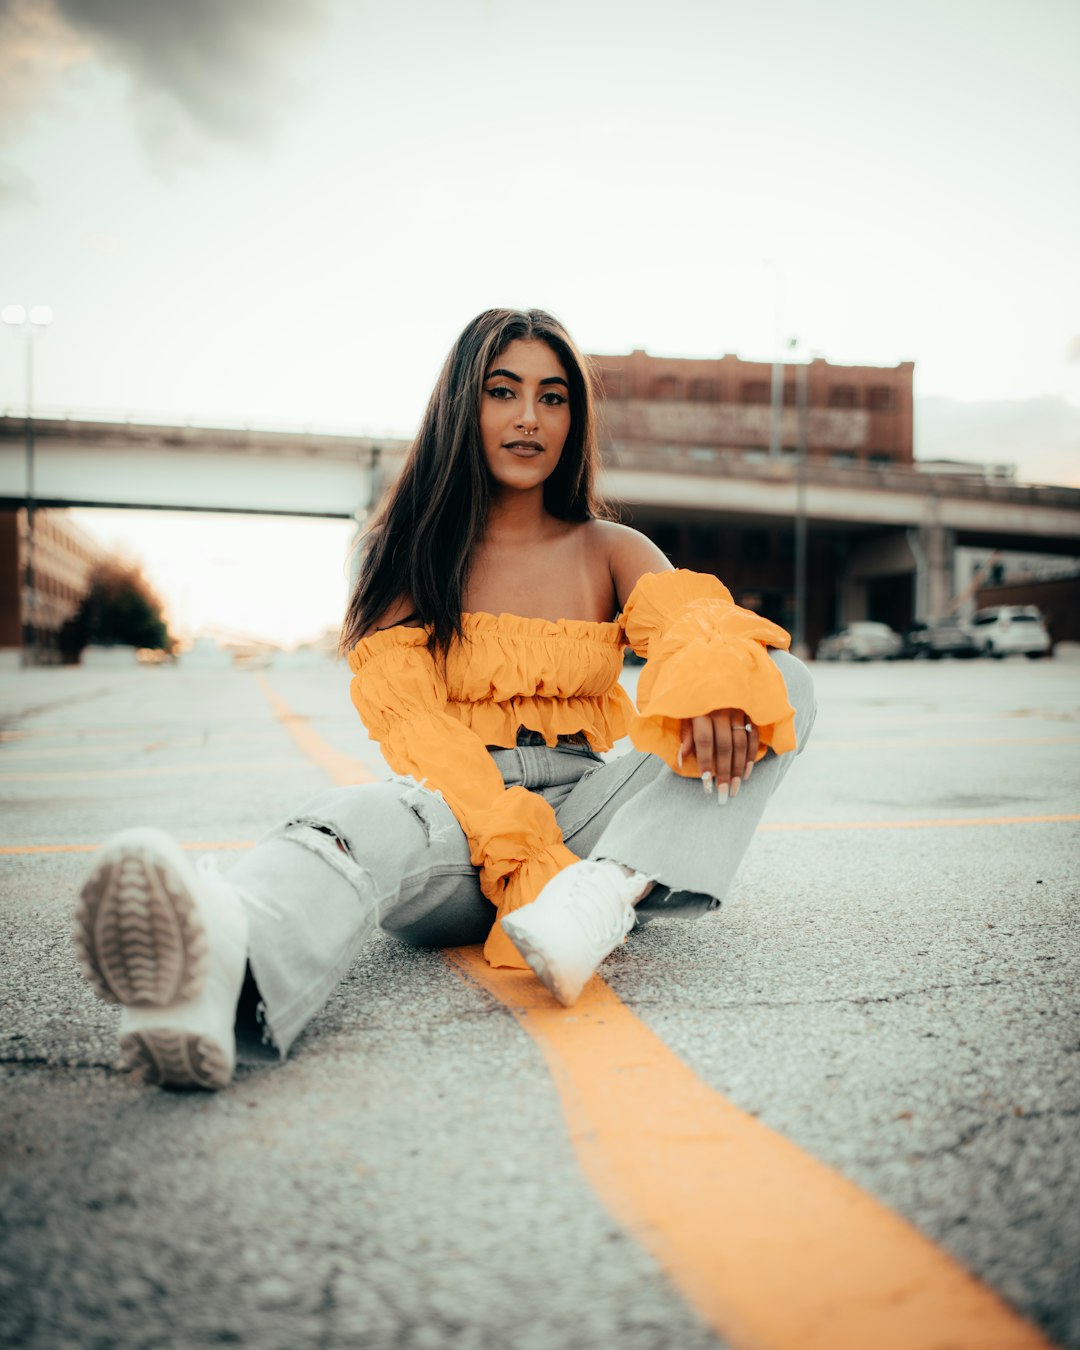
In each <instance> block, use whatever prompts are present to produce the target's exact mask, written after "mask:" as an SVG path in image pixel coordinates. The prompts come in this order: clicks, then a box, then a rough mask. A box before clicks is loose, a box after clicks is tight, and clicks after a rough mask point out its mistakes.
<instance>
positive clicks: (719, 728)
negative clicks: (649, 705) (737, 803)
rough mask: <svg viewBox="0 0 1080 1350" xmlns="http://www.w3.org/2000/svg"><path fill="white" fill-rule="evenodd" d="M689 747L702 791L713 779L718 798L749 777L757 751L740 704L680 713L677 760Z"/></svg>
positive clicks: (754, 734)
mask: <svg viewBox="0 0 1080 1350" xmlns="http://www.w3.org/2000/svg"><path fill="white" fill-rule="evenodd" d="M691 750H693V752H694V754H695V755H696V756H697V763H698V772H699V773H700V774H701V782H702V785H703V786H704V788H705V791H706V792H711V791H712V790H713V782H714V781H715V783H716V786H717V790H718V792H719V794H720V798H721V800H722V801H726V800H727V797H728V793H729V791H730V793H731V796H733V797H734V796H735V794H736V793H737V792H738V790H739V788H740V786H741V784H742V781H743V779H745V778H749V777H750V772H751V770H752V769H753V767H754V761H755V759H756V758H757V752H758V733H757V727H755V726H754V724H753V723H752V722H751V721H750V719H749V718H748V717H747V716H746V714H745V713H744V712H743V711H742V710H741V709H740V708H719V709H718V710H717V711H716V712H712V713H706V714H705V715H704V716H702V717H684V718H683V719H682V736H681V739H680V741H679V764H680V765H681V764H682V762H683V758H684V756H686V755H688V754H689V753H690V751H691Z"/></svg>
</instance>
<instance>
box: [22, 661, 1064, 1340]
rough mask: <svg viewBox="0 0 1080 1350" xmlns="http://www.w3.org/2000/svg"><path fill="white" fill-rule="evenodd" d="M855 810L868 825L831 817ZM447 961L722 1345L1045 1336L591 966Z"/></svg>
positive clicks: (359, 773)
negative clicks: (552, 975)
mask: <svg viewBox="0 0 1080 1350" xmlns="http://www.w3.org/2000/svg"><path fill="white" fill-rule="evenodd" d="M258 679H259V683H260V687H261V688H262V692H263V694H264V695H265V697H266V698H267V700H268V702H269V703H270V706H271V707H272V708H273V710H274V714H275V716H276V717H278V719H279V720H280V721H281V722H282V724H283V725H284V727H285V729H286V730H287V731H288V732H289V734H290V736H291V737H292V739H293V741H294V743H295V744H296V745H297V746H298V748H300V749H301V750H302V751H303V753H304V754H305V755H308V756H309V757H310V758H311V759H313V760H314V761H315V762H316V763H317V764H319V765H320V766H321V767H322V768H324V769H325V770H326V771H327V772H328V773H329V774H330V775H331V777H332V778H333V780H334V781H335V782H337V783H355V782H364V781H371V780H372V779H373V777H374V775H372V774H371V773H370V772H369V771H368V770H367V768H366V767H365V766H363V765H361V764H359V763H358V761H356V760H354V759H352V758H350V757H349V756H348V755H344V754H342V753H341V752H340V751H337V750H335V749H334V748H333V747H332V746H329V745H328V744H327V743H326V742H325V741H323V740H322V738H321V737H320V736H319V735H318V734H317V733H316V732H314V731H313V730H312V729H311V728H310V726H309V725H308V724H307V722H306V721H305V719H303V718H301V717H298V716H297V715H296V714H294V713H293V712H292V711H291V709H290V708H289V707H288V705H287V704H286V703H285V702H284V700H283V699H281V698H280V697H279V696H278V695H277V694H276V693H275V691H274V690H273V689H272V688H271V687H270V685H269V684H268V682H266V681H265V679H264V678H263V677H262V676H259V677H258ZM1013 819H1014V820H1018V819H1021V818H1013ZM1023 819H1028V818H1023ZM1036 819H1040V818H1036ZM1041 819H1049V818H1041ZM1054 819H1057V817H1054ZM941 823H943V824H948V825H952V824H958V823H962V824H966V823H968V822H955V821H945V822H941ZM980 823H981V822H980ZM912 824H913V822H900V825H901V827H902V828H910V827H911V826H912ZM867 826H869V827H870V828H882V827H883V826H884V823H883V822H854V823H853V825H852V826H849V828H866V827H867ZM826 827H827V826H826ZM781 828H783V827H781ZM788 828H792V827H788ZM795 828H798V827H795ZM809 828H819V827H818V826H816V825H810V826H809ZM185 847H187V848H191V849H196V848H208V847H215V845H206V844H194V843H192V844H188V845H185ZM216 847H218V848H230V847H234V848H240V847H246V844H240V843H235V844H218V845H216ZM92 848H93V846H92V845H38V846H36V849H35V851H43V852H44V851H56V852H61V851H63V852H75V851H86V852H89V851H91V850H92ZM2 851H3V852H9V851H11V852H14V851H23V850H8V849H4V850H2ZM26 851H29V849H28V850H26ZM447 960H448V961H449V962H450V964H451V966H452V968H454V969H455V970H457V971H458V973H459V974H461V975H462V977H463V978H465V979H466V980H469V981H471V982H472V983H474V984H476V985H478V986H480V987H481V988H483V989H485V990H487V991H488V992H489V993H490V994H492V995H493V996H494V997H495V998H497V999H498V1000H499V1001H500V1002H501V1003H503V1005H504V1006H506V1007H507V1008H509V1010H510V1011H511V1012H512V1013H513V1015H514V1016H515V1017H516V1018H517V1020H518V1021H519V1023H520V1024H521V1025H522V1026H523V1027H524V1029H525V1030H526V1031H527V1032H528V1033H529V1034H530V1035H531V1036H532V1037H533V1039H534V1040H535V1041H536V1042H537V1044H538V1045H539V1046H540V1048H541V1050H542V1052H543V1054H544V1056H545V1058H546V1060H547V1063H548V1065H549V1067H550V1069H551V1072H552V1076H553V1078H554V1080H555V1083H556V1086H557V1089H558V1091H559V1095H560V1098H561V1101H562V1105H563V1111H564V1115H565V1117H566V1121H567V1126H568V1130H569V1135H570V1139H571V1142H572V1143H573V1146H574V1148H575V1150H576V1151H577V1155H578V1158H579V1160H580V1162H581V1166H582V1168H583V1170H584V1172H585V1174H586V1176H587V1177H588V1178H589V1180H590V1182H591V1183H592V1185H593V1186H594V1188H595V1189H596V1191H597V1192H598V1194H599V1195H600V1196H601V1197H602V1199H603V1200H604V1201H605V1203H606V1204H607V1205H608V1207H609V1208H610V1209H611V1211H612V1213H613V1214H614V1215H615V1216H616V1218H617V1219H618V1221H619V1222H620V1223H622V1224H623V1225H624V1226H625V1227H626V1228H627V1229H628V1230H629V1231H630V1232H632V1233H633V1234H634V1235H635V1236H636V1237H637V1239H638V1240H639V1241H640V1242H641V1243H642V1245H643V1246H645V1247H646V1248H647V1249H648V1250H650V1251H651V1252H652V1253H653V1255H654V1256H655V1257H656V1259H657V1261H658V1262H659V1264H660V1265H661V1267H662V1268H663V1269H664V1270H665V1271H666V1273H667V1275H668V1277H669V1278H670V1280H671V1281H672V1283H673V1284H674V1286H675V1287H676V1288H678V1289H679V1290H680V1291H681V1292H682V1293H683V1294H684V1296H685V1297H686V1298H687V1299H688V1300H689V1301H690V1302H691V1303H692V1304H693V1306H694V1307H695V1308H696V1309H697V1310H698V1312H699V1313H700V1314H701V1316H702V1317H703V1318H705V1320H706V1321H707V1322H708V1323H709V1324H710V1325H711V1326H713V1327H714V1328H715V1329H716V1330H717V1331H718V1332H719V1333H720V1335H722V1336H723V1337H724V1338H725V1339H727V1340H728V1341H729V1342H730V1343H731V1344H732V1345H733V1346H735V1347H737V1348H738V1350H743V1347H745V1350H867V1348H868V1347H870V1346H873V1347H874V1350H942V1347H945V1346H948V1347H950V1348H951V1350H964V1348H966V1347H970V1348H971V1350H984V1347H991V1346H992V1347H995V1348H996V1350H1046V1347H1047V1344H1048V1343H1047V1342H1046V1341H1045V1340H1044V1339H1043V1338H1042V1337H1041V1335H1040V1334H1039V1333H1038V1332H1037V1331H1036V1330H1035V1329H1034V1328H1032V1327H1031V1326H1029V1325H1028V1324H1027V1323H1026V1322H1024V1321H1023V1320H1022V1319H1021V1318H1019V1317H1018V1316H1017V1315H1016V1314H1015V1313H1014V1312H1012V1311H1011V1310H1010V1309H1009V1308H1008V1307H1007V1306H1006V1305H1005V1304H1004V1303H1003V1302H1002V1301H1001V1300H1000V1299H999V1298H998V1296H997V1295H996V1294H994V1293H993V1292H992V1291H991V1290H989V1289H987V1288H986V1287H985V1286H983V1285H982V1284H980V1283H979V1282H978V1281H977V1280H976V1279H975V1278H974V1277H973V1276H971V1275H970V1274H968V1273H967V1272H966V1271H965V1270H963V1269H962V1268H961V1267H960V1266H958V1265H956V1264H955V1263H954V1262H953V1261H952V1260H951V1259H950V1258H949V1257H947V1256H946V1255H945V1254H944V1253H943V1252H941V1251H940V1250H939V1249H938V1248H936V1247H935V1246H934V1245H933V1243H931V1242H929V1241H927V1239H925V1238H923V1237H922V1236H921V1235H920V1234H919V1233H917V1232H916V1231H915V1230H914V1229H913V1228H911V1227H910V1226H909V1225H907V1224H906V1223H905V1222H904V1221H903V1220H902V1219H900V1218H898V1217H897V1216H896V1215H895V1214H893V1213H891V1212H890V1211H889V1210H888V1209H886V1208H884V1207H883V1206H881V1205H879V1204H878V1203H877V1202H876V1201H875V1200H873V1199H871V1198H870V1197H869V1196H868V1195H866V1194H865V1193H864V1192H862V1191H860V1190H859V1189H858V1187H856V1186H854V1185H853V1184H852V1183H851V1182H849V1181H847V1180H846V1179H844V1178H843V1177H841V1176H840V1175H839V1174H838V1173H835V1172H833V1171H831V1170H830V1169H829V1168H827V1167H825V1166H824V1165H823V1164H821V1163H819V1162H817V1161H816V1160H815V1159H813V1158H811V1157H810V1156H809V1155H808V1154H805V1153H803V1152H802V1151H801V1150H800V1149H798V1148H796V1147H795V1145H793V1144H792V1143H790V1141H788V1140H786V1139H784V1138H783V1137H782V1136H781V1135H778V1134H776V1133H775V1132H774V1131H772V1130H770V1129H768V1128H767V1127H766V1126H764V1125H762V1124H761V1123H760V1122H758V1121H756V1120H755V1119H754V1118H753V1117H752V1116H749V1115H747V1114H746V1113H745V1112H742V1111H740V1110H739V1109H738V1108H737V1107H735V1106H734V1105H732V1104H731V1103H730V1102H728V1101H727V1100H726V1099H725V1098H723V1097H722V1096H720V1095H719V1094H718V1093H715V1092H713V1091H712V1090H711V1089H710V1088H708V1087H707V1085H706V1084H704V1083H703V1082H702V1081H701V1080H700V1079H698V1078H697V1077H696V1075H695V1074H694V1073H693V1072H692V1071H691V1070H690V1069H689V1068H688V1067H687V1066H686V1065H685V1064H683V1063H682V1061H681V1060H679V1059H678V1057H677V1056H675V1055H674V1054H672V1052H671V1051H670V1050H668V1048H667V1047H666V1046H665V1045H664V1044H663V1042H662V1041H660V1040H659V1038H658V1037H657V1036H655V1035H654V1033H653V1032H651V1031H650V1030H649V1029H648V1028H647V1027H646V1026H645V1025H644V1024H643V1023H642V1022H641V1021H640V1020H639V1019H638V1018H637V1017H636V1016H635V1015H634V1014H633V1013H632V1012H631V1011H630V1010H629V1009H628V1008H627V1007H626V1006H625V1005H624V1004H623V1003H622V1002H621V1001H620V1000H619V999H618V998H617V996H616V995H615V994H614V992H613V991H612V990H611V989H609V988H608V986H607V985H605V984H604V983H603V981H602V980H600V979H599V977H594V979H593V980H592V981H590V984H589V986H588V988H587V989H586V991H585V993H584V995H583V996H582V999H581V1000H580V1001H579V1003H578V1005H577V1007H575V1008H574V1009H572V1010H564V1009H561V1008H558V1007H557V1006H556V1005H555V1004H554V1003H553V1002H552V1000H551V998H550V997H549V996H548V994H547V993H546V991H545V990H544V989H543V988H542V987H541V986H540V985H539V984H538V983H537V982H536V980H535V979H534V978H533V977H532V975H531V974H527V973H524V972H516V971H504V970H492V969H491V968H490V967H488V965H487V963H486V961H485V960H484V958H483V955H482V953H481V951H480V949H479V948H459V949H457V950H456V951H452V952H449V953H447Z"/></svg>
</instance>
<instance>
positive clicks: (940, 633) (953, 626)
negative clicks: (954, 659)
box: [900, 619, 979, 661]
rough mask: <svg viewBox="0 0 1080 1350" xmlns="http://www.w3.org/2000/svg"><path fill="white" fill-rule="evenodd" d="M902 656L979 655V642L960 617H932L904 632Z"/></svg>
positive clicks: (936, 658) (918, 657) (927, 658)
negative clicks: (926, 621)
mask: <svg viewBox="0 0 1080 1350" xmlns="http://www.w3.org/2000/svg"><path fill="white" fill-rule="evenodd" d="M900 655H901V656H908V657H911V658H912V659H913V660H916V661H918V660H925V661H938V660H940V659H941V657H943V656H965V657H967V656H978V655H979V644H978V643H977V642H976V641H975V639H974V637H972V635H971V633H969V632H968V630H967V629H966V628H965V627H964V625H963V624H962V623H961V622H960V620H959V619H931V620H930V621H929V622H928V623H917V624H915V626H914V627H913V628H909V629H908V631H907V632H906V633H905V634H904V648H903V651H902V652H901V653H900Z"/></svg>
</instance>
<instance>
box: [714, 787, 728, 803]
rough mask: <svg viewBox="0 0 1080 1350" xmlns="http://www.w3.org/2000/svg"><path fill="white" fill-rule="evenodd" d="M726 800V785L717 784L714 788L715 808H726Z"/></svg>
mask: <svg viewBox="0 0 1080 1350" xmlns="http://www.w3.org/2000/svg"><path fill="white" fill-rule="evenodd" d="M727 799H728V785H727V784H726V783H719V784H717V788H716V804H717V806H727Z"/></svg>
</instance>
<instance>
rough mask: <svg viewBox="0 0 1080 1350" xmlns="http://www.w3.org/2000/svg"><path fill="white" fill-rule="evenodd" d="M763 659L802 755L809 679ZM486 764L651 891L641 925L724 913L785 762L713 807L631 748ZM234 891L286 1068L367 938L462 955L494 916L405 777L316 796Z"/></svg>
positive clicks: (234, 877) (452, 840) (450, 830)
mask: <svg viewBox="0 0 1080 1350" xmlns="http://www.w3.org/2000/svg"><path fill="white" fill-rule="evenodd" d="M771 656H772V659H773V660H774V661H775V662H776V664H777V666H778V667H779V669H780V671H781V673H782V675H783V677H784V681H785V684H786V685H787V690H788V698H789V701H790V703H791V706H792V707H793V708H794V709H795V711H796V718H795V732H796V739H797V743H798V746H799V749H800V750H801V749H802V747H803V746H804V745H805V744H806V740H807V737H808V736H809V734H810V729H811V727H812V726H813V721H814V715H815V710H816V705H815V701H814V692H813V684H812V681H811V678H810V674H809V672H808V671H807V669H806V667H805V666H804V665H803V664H802V663H801V662H800V661H797V660H796V659H795V658H794V657H792V656H789V655H788V654H787V653H786V652H781V651H774V652H772V653H771ZM525 739H528V738H525ZM490 753H491V754H492V757H493V758H494V760H495V763H496V764H497V765H498V767H499V771H500V773H501V774H502V776H503V780H504V782H505V783H506V785H507V787H513V786H516V785H520V786H522V787H525V788H528V789H529V790H530V791H532V792H538V793H540V795H541V796H542V797H544V798H545V800H547V801H548V802H549V803H550V804H551V806H552V807H553V808H554V810H555V814H556V818H557V820H558V822H559V828H560V829H561V830H562V834H563V838H564V839H565V841H566V844H567V847H568V848H570V849H571V850H572V851H573V852H574V853H576V854H577V855H578V856H579V857H582V858H612V859H615V860H616V861H618V862H621V863H625V864H627V865H628V866H630V867H633V868H635V869H636V870H638V871H640V872H645V873H647V874H648V875H650V876H655V877H658V878H659V879H660V880H659V883H658V884H657V886H656V887H654V889H653V890H652V891H651V892H650V894H649V895H648V896H647V897H646V898H645V900H643V901H642V902H641V904H640V905H639V906H638V916H639V921H647V920H648V919H649V918H651V917H655V916H657V915H672V916H679V917H689V916H697V915H699V914H702V913H705V912H706V911H708V910H710V909H715V908H718V907H719V905H720V902H721V900H722V899H723V897H724V896H725V895H726V893H727V891H728V888H729V887H730V885H731V882H732V879H733V878H734V875H735V872H736V869H737V868H738V866H739V863H740V862H741V860H742V857H743V854H744V853H745V852H746V849H747V846H748V845H749V843H750V840H751V838H752V837H753V834H754V831H755V829H756V828H757V825H758V822H759V821H760V819H761V816H762V813H763V812H764V810H765V805H766V803H767V802H768V800H769V797H770V796H771V795H772V794H773V792H775V790H776V788H777V786H778V785H779V783H780V781H781V780H782V779H783V777H784V775H785V774H786V773H787V771H788V769H789V768H790V766H791V761H792V759H793V758H794V756H793V755H791V754H785V755H779V756H777V755H774V754H773V753H772V751H770V752H769V753H768V754H767V755H766V756H765V758H764V759H763V760H762V761H761V762H760V763H759V764H758V765H757V766H756V767H755V769H754V773H753V775H752V777H751V778H750V781H749V782H747V783H744V784H743V786H742V790H741V791H740V792H739V794H738V796H737V797H735V798H733V799H732V800H730V801H729V802H728V804H727V806H726V807H724V808H723V809H718V808H717V801H716V797H715V795H710V796H706V794H705V793H704V792H703V791H702V788H701V784H700V782H698V781H697V780H696V779H686V778H682V777H680V776H679V775H677V774H674V773H672V772H671V770H670V769H669V768H668V767H667V765H666V764H664V763H663V762H662V761H661V760H660V759H658V758H657V757H656V756H655V755H649V754H642V753H641V752H639V751H631V752H630V753H628V754H625V755H622V756H620V757H619V758H617V759H612V760H608V761H604V760H602V759H601V758H600V756H599V755H596V754H594V753H593V752H592V751H591V750H589V749H588V748H587V747H586V746H578V745H565V744H560V745H557V746H554V747H548V746H546V745H529V744H524V745H519V746H517V747H516V748H513V749H508V750H505V749H493V750H491V752H490ZM337 840H341V842H342V844H343V845H344V849H345V851H344V852H343V851H342V849H341V848H339V847H338V844H337ZM228 879H229V881H230V882H232V883H233V884H235V885H236V886H237V887H238V888H239V890H240V892H241V895H242V896H243V900H244V905H245V909H246V912H247V916H248V920H249V923H250V939H249V954H248V955H249V964H250V967H251V971H252V973H253V975H254V979H255V982H256V984H257V985H258V990H259V996H260V998H261V1000H262V1008H263V1016H264V1018H265V1023H266V1026H267V1028H268V1030H269V1032H270V1035H271V1036H272V1038H273V1042H274V1044H275V1045H276V1046H277V1048H278V1051H279V1053H280V1054H281V1056H282V1057H283V1058H284V1056H285V1055H286V1054H287V1053H288V1050H289V1047H290V1046H291V1045H292V1043H293V1041H294V1040H295V1039H296V1037H297V1036H298V1035H299V1034H300V1032H301V1031H302V1030H303V1028H304V1026H305V1025H306V1024H307V1023H308V1022H309V1021H310V1020H311V1019H312V1018H313V1017H314V1016H315V1014H316V1013H318V1012H319V1010H320V1009H321V1008H322V1007H323V1005H324V1004H325V1003H326V1000H327V999H328V998H329V997H330V994H331V993H332V992H333V990H334V988H335V987H336V985H337V984H338V982H339V981H340V980H341V978H342V976H343V975H344V974H345V973H346V971H347V970H348V969H349V966H350V965H351V964H352V962H353V960H354V959H355V957H356V955H357V953H358V951H359V950H360V948H361V947H362V945H363V943H364V942H365V940H366V939H367V938H368V937H369V936H370V935H371V934H372V932H373V931H374V929H375V928H376V927H381V928H382V929H384V930H385V931H386V932H388V933H391V934H393V936H394V937H397V938H400V939H401V940H402V941H404V942H407V943H411V944H412V945H414V946H424V947H445V946H458V945H461V944H466V943H475V942H483V941H484V939H485V938H486V937H487V934H488V931H489V929H490V928H491V924H492V920H493V918H494V914H495V911H494V907H493V906H492V904H491V902H490V901H489V900H487V899H486V898H485V897H484V896H483V894H482V893H481V891H480V887H479V884H478V881H477V870H476V868H475V867H473V865H472V863H471V862H470V861H469V844H468V841H467V839H466V837H465V834H464V832H463V831H462V829H461V827H460V826H459V825H458V822H457V819H456V818H455V816H454V815H453V813H452V812H451V810H450V808H449V807H448V806H447V805H446V804H445V802H443V800H442V798H441V797H440V796H438V795H437V794H435V793H433V792H430V791H428V790H427V789H426V788H423V787H420V786H418V785H417V784H416V783H414V782H413V781H412V780H411V779H400V778H399V779H391V780H388V781H387V782H382V783H371V784H365V785H362V786H358V787H344V788H334V789H332V790H330V791H328V792H324V793H322V794H321V795H320V796H318V797H316V798H315V799H314V800H313V801H311V802H308V803H307V805H306V806H305V808H304V810H303V811H301V812H299V813H298V814H296V815H293V816H290V817H289V818H288V819H287V820H285V821H283V822H282V823H281V824H280V825H278V826H277V827H276V828H275V829H273V830H271V832H270V833H269V834H268V835H267V836H266V837H265V838H264V839H262V840H260V841H259V843H258V844H257V845H256V846H255V848H254V849H252V850H251V852H250V853H248V854H246V855H245V856H244V857H243V858H241V859H240V860H239V861H238V862H237V863H236V864H235V865H234V866H233V867H232V868H231V869H230V871H229V873H228Z"/></svg>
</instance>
